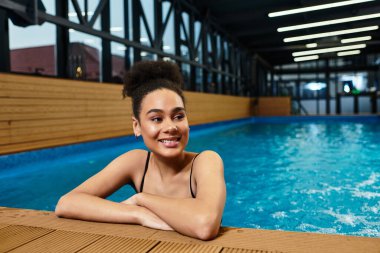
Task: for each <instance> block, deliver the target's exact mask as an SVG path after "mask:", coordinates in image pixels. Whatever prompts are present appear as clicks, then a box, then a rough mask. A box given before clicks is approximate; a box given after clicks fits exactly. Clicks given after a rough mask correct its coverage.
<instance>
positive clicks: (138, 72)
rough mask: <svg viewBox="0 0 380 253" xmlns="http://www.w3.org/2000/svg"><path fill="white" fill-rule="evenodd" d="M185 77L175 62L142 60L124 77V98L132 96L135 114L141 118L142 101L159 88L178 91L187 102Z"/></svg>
mask: <svg viewBox="0 0 380 253" xmlns="http://www.w3.org/2000/svg"><path fill="white" fill-rule="evenodd" d="M182 85H183V78H182V75H181V72H180V70H179V68H178V66H177V65H176V64H175V63H171V62H165V61H141V62H138V63H136V64H135V65H133V67H132V68H131V69H130V70H129V71H128V72H127V73H126V75H125V79H124V89H123V98H125V97H126V96H128V97H131V98H132V109H133V114H134V116H135V117H136V118H137V119H138V120H140V117H139V115H140V111H141V102H142V100H143V99H144V97H145V96H146V95H147V94H149V93H151V92H152V91H155V90H158V89H168V90H171V91H174V92H175V93H177V94H178V95H179V96H180V97H181V99H182V101H183V104H185V98H184V96H183V92H182V89H181V87H182Z"/></svg>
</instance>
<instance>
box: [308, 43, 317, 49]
mask: <svg viewBox="0 0 380 253" xmlns="http://www.w3.org/2000/svg"><path fill="white" fill-rule="evenodd" d="M317 46H318V44H317V43H309V44H306V47H307V48H313V47H317Z"/></svg>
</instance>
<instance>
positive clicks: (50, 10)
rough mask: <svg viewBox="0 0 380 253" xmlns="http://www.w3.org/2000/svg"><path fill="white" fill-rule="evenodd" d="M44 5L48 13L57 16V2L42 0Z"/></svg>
mask: <svg viewBox="0 0 380 253" xmlns="http://www.w3.org/2000/svg"><path fill="white" fill-rule="evenodd" d="M41 2H42V3H43V5H44V6H45V9H46V13H49V14H52V15H55V1H51V0H42V1H41Z"/></svg>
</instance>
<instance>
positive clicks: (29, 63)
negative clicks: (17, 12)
mask: <svg viewBox="0 0 380 253" xmlns="http://www.w3.org/2000/svg"><path fill="white" fill-rule="evenodd" d="M55 34H56V27H55V25H52V24H50V23H47V22H45V23H43V24H42V25H40V26H36V25H35V26H28V27H19V26H15V25H13V23H12V21H9V48H10V58H11V60H10V61H11V71H12V72H21V73H33V74H37V75H48V76H55V75H56V74H57V71H56V65H55V62H56V60H55V59H56V54H55V51H56V45H55ZM25 38H27V39H25ZM41 55H43V57H40V56H41Z"/></svg>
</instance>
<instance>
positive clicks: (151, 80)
mask: <svg viewBox="0 0 380 253" xmlns="http://www.w3.org/2000/svg"><path fill="white" fill-rule="evenodd" d="M182 84H183V81H182V77H181V74H180V72H179V69H178V67H177V65H175V64H173V63H169V62H140V63H137V64H136V65H134V67H133V68H132V69H131V70H130V72H128V73H127V75H126V78H125V86H124V90H123V95H124V97H125V96H130V97H131V98H132V107H133V117H132V121H133V130H134V134H135V136H136V138H138V137H139V136H142V138H143V140H144V143H145V145H146V147H147V148H148V149H149V151H148V152H147V151H145V150H131V151H128V152H126V153H125V154H122V155H120V156H119V157H117V158H116V159H114V160H113V161H112V162H111V163H110V164H108V165H107V166H106V167H105V168H104V169H103V170H102V171H100V172H99V173H97V174H96V175H94V176H92V177H91V178H89V179H88V180H87V181H85V182H84V183H82V184H81V185H79V186H78V187H77V188H75V189H74V190H72V191H71V192H69V193H67V194H66V195H64V196H63V197H61V199H60V200H59V202H58V204H57V207H56V210H55V212H56V214H57V215H58V216H59V217H64V218H73V219H82V220H90V221H99V222H116V223H133V224H140V225H143V226H146V227H150V228H154V229H162V230H175V231H177V232H179V233H181V234H184V235H188V236H191V237H195V238H199V239H202V240H209V239H212V238H214V237H216V236H217V234H218V231H219V227H220V224H221V223H220V221H221V218H222V214H223V209H224V205H225V201H226V186H225V181H224V172H223V161H222V159H221V158H220V156H219V155H218V154H217V153H215V152H213V151H209V150H208V151H203V152H201V153H199V154H196V153H193V152H187V151H185V148H186V146H187V144H188V140H189V131H190V128H189V124H188V120H187V115H186V109H185V99H184V96H183V93H182V90H181V88H180V87H181V86H182ZM125 184H130V185H132V186H133V187H134V189H135V190H136V194H135V195H133V196H132V197H130V198H128V199H127V200H125V201H122V202H121V203H118V202H112V201H109V200H106V199H105V198H106V197H108V196H109V195H111V194H112V193H113V192H115V191H116V190H118V189H119V188H120V187H122V186H123V185H125Z"/></svg>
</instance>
